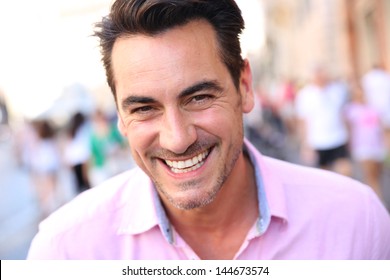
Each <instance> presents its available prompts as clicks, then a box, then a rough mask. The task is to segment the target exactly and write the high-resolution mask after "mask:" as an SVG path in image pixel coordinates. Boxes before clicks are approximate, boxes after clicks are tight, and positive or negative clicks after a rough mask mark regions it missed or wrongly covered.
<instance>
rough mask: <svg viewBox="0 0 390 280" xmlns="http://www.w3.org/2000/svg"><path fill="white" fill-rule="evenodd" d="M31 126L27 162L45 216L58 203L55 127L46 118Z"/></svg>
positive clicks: (57, 160)
mask: <svg viewBox="0 0 390 280" xmlns="http://www.w3.org/2000/svg"><path fill="white" fill-rule="evenodd" d="M33 128H34V129H35V136H36V137H35V139H32V141H33V143H32V145H31V146H30V147H31V150H30V151H29V156H30V159H29V164H30V170H31V174H32V181H33V184H34V187H35V189H36V192H37V196H38V202H39V205H40V208H41V212H42V216H43V217H45V216H47V215H49V214H50V213H51V212H52V211H54V210H55V209H56V208H57V207H58V206H59V203H60V202H59V200H58V197H57V196H56V195H57V187H58V186H57V185H58V175H59V171H60V167H61V155H60V149H59V146H58V143H57V139H56V132H55V129H54V128H53V125H52V124H51V123H50V122H49V121H48V120H46V119H42V120H35V121H34V122H33Z"/></svg>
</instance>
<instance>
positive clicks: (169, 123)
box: [112, 21, 253, 209]
mask: <svg viewBox="0 0 390 280" xmlns="http://www.w3.org/2000/svg"><path fill="white" fill-rule="evenodd" d="M112 63H113V64H112V65H113V72H114V77H115V88H116V93H117V102H118V111H119V128H120V130H121V132H122V133H123V134H124V135H126V137H127V139H128V141H129V144H130V147H131V151H132V155H133V157H134V160H135V161H136V162H137V164H138V165H139V166H140V167H141V168H142V169H143V170H144V171H145V172H146V173H147V174H148V175H149V176H150V177H151V179H152V180H153V182H154V183H155V185H156V187H157V190H158V192H159V193H160V196H161V197H162V199H163V201H166V202H168V201H169V202H170V203H172V204H173V205H174V206H176V207H178V208H181V209H192V208H197V207H202V206H204V205H207V204H208V203H210V202H211V201H213V199H214V198H215V196H216V195H217V194H218V193H219V190H220V189H221V187H222V186H223V185H229V184H228V182H229V178H230V177H231V176H230V175H232V174H241V175H242V174H244V173H243V171H244V170H240V169H242V168H243V166H245V164H243V162H244V158H243V154H242V145H243V124H242V123H243V122H242V113H243V112H249V111H250V110H251V109H252V107H253V98H252V97H253V96H252V89H251V74H250V69H249V65H248V64H246V66H245V68H244V69H243V70H242V75H241V79H240V87H239V90H238V89H237V88H236V87H235V86H234V84H233V81H232V78H231V76H230V74H229V72H228V70H227V68H226V66H225V65H224V64H223V63H222V61H221V58H220V55H219V51H218V47H217V42H216V37H215V33H214V30H213V28H212V27H211V25H209V24H208V23H207V22H205V21H192V22H190V23H188V24H186V25H184V26H181V27H176V28H174V29H171V30H168V31H166V32H164V33H161V34H159V35H156V36H153V37H150V36H145V35H131V36H128V37H122V38H120V39H118V40H117V41H116V42H115V44H114V48H113V52H112ZM227 187H228V186H227Z"/></svg>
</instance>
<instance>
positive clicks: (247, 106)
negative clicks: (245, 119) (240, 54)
mask: <svg viewBox="0 0 390 280" xmlns="http://www.w3.org/2000/svg"><path fill="white" fill-rule="evenodd" d="M240 94H241V100H242V104H241V106H242V111H243V112H244V113H249V112H250V111H252V109H253V107H254V96H253V87H252V71H251V67H250V65H249V61H248V59H245V60H244V68H243V69H242V71H241V77H240Z"/></svg>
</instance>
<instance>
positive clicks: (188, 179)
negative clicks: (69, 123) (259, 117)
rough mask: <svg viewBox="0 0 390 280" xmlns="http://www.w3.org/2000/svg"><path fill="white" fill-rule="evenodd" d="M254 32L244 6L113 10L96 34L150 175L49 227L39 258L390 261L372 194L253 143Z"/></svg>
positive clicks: (385, 222) (39, 241)
mask: <svg viewBox="0 0 390 280" xmlns="http://www.w3.org/2000/svg"><path fill="white" fill-rule="evenodd" d="M243 27H244V23H243V20H242V17H241V14H240V11H239V9H238V7H237V6H236V4H235V2H234V1H232V0H226V1H211V0H210V1H200V0H164V1H156V0H146V1H145V0H142V1H141V0H117V1H116V2H115V3H114V4H113V6H112V8H111V12H110V15H109V17H108V18H105V19H104V20H103V22H102V23H101V24H100V25H99V28H100V29H99V30H98V31H97V35H98V36H99V37H100V40H101V45H102V48H103V61H104V65H105V67H106V71H107V78H108V83H109V85H110V86H111V89H112V91H113V93H114V96H115V100H116V103H117V106H118V116H119V128H120V130H121V132H122V133H123V134H124V135H125V136H126V137H127V139H128V141H129V143H130V147H131V150H132V155H133V157H134V159H135V161H136V163H137V164H138V166H139V167H138V168H136V169H134V170H131V171H129V172H125V173H123V174H121V175H119V176H117V177H114V178H113V179H110V180H108V181H106V182H105V183H103V184H102V185H100V186H98V187H96V188H94V189H92V190H89V191H87V192H84V193H83V194H81V195H80V196H78V197H77V198H76V199H75V200H73V201H72V202H71V203H69V204H68V205H66V206H65V207H63V208H62V209H61V210H59V211H58V212H56V213H55V214H54V215H52V216H51V217H50V218H48V219H47V220H46V221H44V222H43V223H42V224H41V226H40V232H39V233H38V235H37V236H36V237H35V239H34V241H33V243H32V246H31V249H30V252H29V256H28V257H29V258H30V259H385V258H389V257H390V241H389V239H388V234H389V233H390V218H389V215H388V213H387V212H386V210H385V209H384V207H383V206H382V205H381V204H380V202H379V201H378V199H377V197H376V196H375V195H374V194H373V192H372V191H371V190H370V189H369V188H368V187H367V186H363V185H361V184H359V183H357V182H355V181H352V180H351V179H348V178H344V177H341V176H340V175H335V174H332V173H325V172H324V171H320V170H314V169H307V168H305V167H300V166H295V165H292V164H289V163H286V162H281V161H278V160H275V159H271V158H267V157H263V156H262V155H260V154H259V152H257V151H256V150H255V149H254V148H253V146H252V145H251V144H250V143H249V142H247V141H246V140H244V139H243V113H247V112H249V111H250V110H251V109H252V107H253V92H252V85H251V82H252V80H251V71H250V66H249V63H248V61H246V60H243V59H242V58H241V55H240V45H239V40H238V36H239V34H240V32H241V30H242V29H243ZM80 213H83V214H80Z"/></svg>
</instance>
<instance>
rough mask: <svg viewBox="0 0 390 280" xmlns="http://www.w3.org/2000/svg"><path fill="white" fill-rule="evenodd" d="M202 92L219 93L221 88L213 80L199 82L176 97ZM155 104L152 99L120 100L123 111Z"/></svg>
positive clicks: (154, 100)
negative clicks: (137, 105) (138, 105)
mask: <svg viewBox="0 0 390 280" xmlns="http://www.w3.org/2000/svg"><path fill="white" fill-rule="evenodd" d="M204 90H213V91H217V92H220V91H222V87H221V86H220V85H219V83H218V82H217V81H214V80H209V81H201V82H199V83H196V84H194V85H192V86H190V87H188V88H186V89H184V90H183V91H181V92H180V94H179V95H178V98H179V99H180V98H184V97H186V96H190V95H192V94H194V93H196V92H199V91H204ZM156 102H157V100H156V99H154V98H152V97H148V96H138V95H131V96H128V97H126V98H125V99H124V100H122V102H121V106H122V109H123V110H125V109H126V108H128V107H130V106H132V105H134V104H151V103H156Z"/></svg>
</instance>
